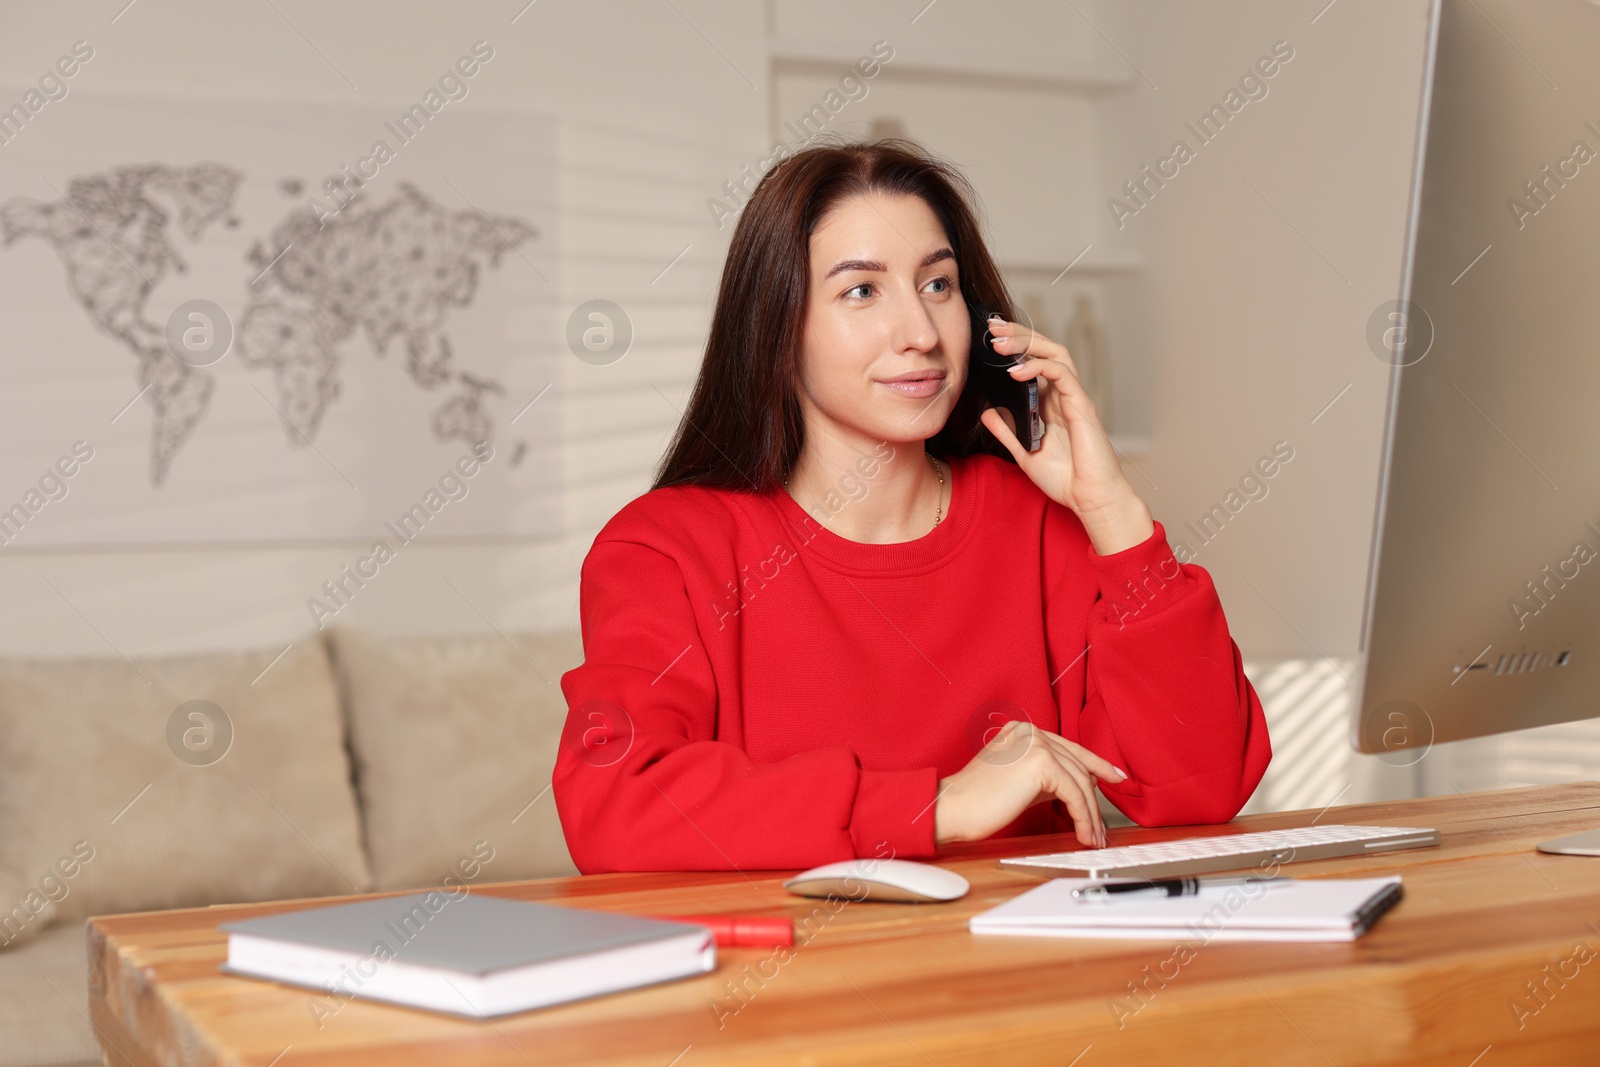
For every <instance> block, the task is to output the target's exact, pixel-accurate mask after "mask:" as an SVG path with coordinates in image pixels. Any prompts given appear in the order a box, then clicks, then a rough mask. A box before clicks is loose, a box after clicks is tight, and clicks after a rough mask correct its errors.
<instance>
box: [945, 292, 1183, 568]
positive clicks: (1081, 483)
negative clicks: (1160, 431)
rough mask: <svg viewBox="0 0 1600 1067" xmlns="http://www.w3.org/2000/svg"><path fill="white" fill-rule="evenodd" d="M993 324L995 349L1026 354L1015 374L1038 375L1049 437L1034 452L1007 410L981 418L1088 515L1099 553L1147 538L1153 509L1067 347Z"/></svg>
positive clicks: (1030, 470) (1055, 494)
mask: <svg viewBox="0 0 1600 1067" xmlns="http://www.w3.org/2000/svg"><path fill="white" fill-rule="evenodd" d="M988 325H989V332H990V333H991V334H993V335H994V350H995V351H996V352H999V353H1001V354H1002V355H1009V356H1026V361H1025V362H1023V363H1020V364H1018V365H1017V366H1016V367H1014V368H1013V369H1012V370H1011V371H1010V374H1011V377H1012V378H1013V379H1015V380H1016V381H1019V382H1026V381H1028V380H1029V379H1032V378H1037V379H1039V414H1040V417H1041V418H1042V419H1043V421H1044V438H1043V440H1042V441H1041V442H1040V444H1039V449H1038V451H1036V452H1029V451H1028V450H1027V449H1026V448H1024V447H1023V445H1022V442H1020V441H1018V440H1017V435H1016V433H1015V432H1014V431H1013V427H1012V417H1011V412H1010V410H1009V409H1006V408H989V409H987V410H986V411H984V413H983V415H982V418H983V424H984V425H985V426H986V427H988V428H989V432H990V433H992V434H994V435H995V437H996V438H997V439H998V440H999V441H1000V442H1001V443H1002V444H1004V445H1005V446H1006V448H1007V449H1009V450H1010V452H1011V454H1012V455H1013V456H1014V457H1016V460H1017V464H1018V466H1020V467H1021V468H1022V469H1023V471H1025V472H1026V473H1027V475H1028V477H1030V478H1032V479H1033V482H1034V484H1035V485H1037V486H1038V487H1039V488H1040V489H1041V490H1043V491H1044V493H1045V495H1046V496H1048V497H1050V499H1052V500H1054V501H1055V502H1056V503H1058V504H1061V505H1063V506H1064V507H1067V508H1070V509H1072V511H1073V513H1074V514H1076V515H1077V516H1078V518H1079V519H1080V520H1082V522H1083V526H1084V529H1085V530H1087V531H1088V533H1089V538H1090V540H1091V541H1092V542H1093V543H1094V550H1095V551H1096V552H1097V553H1099V554H1100V555H1102V556H1108V555H1110V554H1112V553H1113V552H1120V551H1122V550H1123V549H1125V548H1131V547H1133V546H1134V545H1136V544H1139V543H1140V542H1142V541H1145V540H1147V539H1148V538H1149V537H1150V535H1151V534H1152V533H1154V532H1155V526H1154V523H1153V522H1152V520H1151V517H1150V508H1149V507H1148V506H1147V505H1146V504H1145V502H1144V500H1143V499H1141V498H1140V496H1139V494H1138V493H1136V492H1134V489H1133V486H1132V485H1130V484H1129V482H1128V479H1127V478H1125V477H1123V474H1122V466H1121V464H1120V463H1119V462H1118V460H1117V454H1116V452H1115V451H1114V450H1113V449H1112V447H1111V439H1110V438H1109V437H1107V436H1106V432H1105V429H1104V427H1102V426H1101V425H1100V416H1099V414H1098V413H1097V412H1096V411H1095V409H1094V402H1093V401H1091V400H1090V399H1089V394H1088V393H1087V392H1085V391H1084V388H1083V382H1082V381H1081V380H1080V379H1079V377H1078V368H1077V366H1076V365H1075V364H1074V363H1073V362H1072V356H1071V354H1070V353H1069V352H1068V351H1067V348H1066V346H1065V345H1063V344H1060V343H1059V342H1056V341H1052V340H1050V338H1048V337H1046V336H1045V335H1044V334H1042V333H1039V332H1037V331H1036V330H1031V329H1029V328H1028V327H1026V326H1024V325H1022V324H1021V323H1017V322H1005V321H1002V320H1000V319H994V320H991V321H990V322H989V324H988ZM969 373H970V372H969Z"/></svg>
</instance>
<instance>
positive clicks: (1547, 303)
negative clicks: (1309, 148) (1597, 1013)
mask: <svg viewBox="0 0 1600 1067" xmlns="http://www.w3.org/2000/svg"><path fill="white" fill-rule="evenodd" d="M1429 17H1430V22H1429V27H1428V32H1427V61H1426V66H1425V69H1424V76H1423V95H1422V107H1421V122H1420V126H1419V132H1418V138H1417V147H1418V151H1417V160H1416V169H1415V172H1414V177H1413V182H1412V189H1411V209H1410V219H1409V224H1408V233H1407V240H1406V261H1405V266H1404V270H1403V272H1402V281H1401V289H1400V293H1399V294H1398V296H1399V299H1398V300H1397V301H1395V302H1394V303H1393V304H1389V305H1385V306H1384V307H1381V308H1379V309H1377V310H1376V311H1375V312H1374V313H1373V316H1372V319H1371V321H1370V322H1369V325H1368V339H1369V343H1370V344H1371V346H1372V348H1373V351H1374V353H1375V354H1377V355H1378V356H1379V358H1382V359H1385V360H1387V361H1388V362H1389V363H1390V364H1391V366H1392V368H1393V369H1392V370H1391V372H1390V383H1389V398H1388V415H1387V426H1386V430H1385V433H1384V443H1383V460H1382V463H1383V466H1382V474H1381V477H1380V482H1379V491H1378V508H1377V516H1376V521H1375V524H1374V531H1373V543H1372V557H1371V566H1370V570H1369V574H1368V584H1367V592H1366V604H1365V610H1364V618H1363V624H1362V634H1361V645H1360V647H1361V652H1362V662H1361V669H1360V674H1359V678H1360V681H1359V683H1358V686H1357V692H1358V694H1359V697H1358V699H1357V700H1356V701H1355V702H1353V705H1352V708H1353V715H1352V730H1351V742H1352V744H1353V745H1354V747H1355V748H1356V749H1357V750H1358V751H1360V752H1367V753H1391V754H1392V756H1393V757H1402V756H1403V750H1410V749H1417V748H1423V747H1425V746H1429V745H1432V744H1434V743H1436V742H1443V741H1453V740H1457V739H1461V738H1469V737H1479V736H1483V735H1486V734H1494V733H1501V732H1504V731H1509V730H1519V729H1523V728H1527V727H1533V726H1542V725H1546V724H1550V723H1558V722H1566V721H1570V720H1574V719H1584V718H1589V717H1593V716H1600V63H1597V62H1596V60H1595V57H1596V56H1597V55H1600V6H1597V5H1596V4H1595V3H1590V2H1588V0H1533V2H1530V0H1434V3H1433V5H1432V9H1431V11H1430V13H1429ZM1351 209H1352V210H1359V205H1352V208H1351ZM1415 755H1417V756H1420V755H1421V753H1420V752H1419V753H1416V754H1415ZM1391 761H1393V759H1392V758H1391ZM1597 846H1600V842H1597ZM1541 847H1544V846H1543V845H1541ZM1596 854H1600V852H1597V853H1596Z"/></svg>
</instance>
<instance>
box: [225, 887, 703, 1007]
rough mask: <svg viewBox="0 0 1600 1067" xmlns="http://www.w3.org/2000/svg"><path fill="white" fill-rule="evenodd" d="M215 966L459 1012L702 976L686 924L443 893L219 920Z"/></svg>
mask: <svg viewBox="0 0 1600 1067" xmlns="http://www.w3.org/2000/svg"><path fill="white" fill-rule="evenodd" d="M221 929H222V930H225V931H227V932H228V935H229V936H228V962H227V965H226V966H225V967H224V970H226V971H228V972H230V973H234V974H242V975H247V976H252V977H260V978H271V979H275V980H278V981H284V982H289V983H292V984H297V985H307V986H312V987H314V988H318V989H323V990H326V991H329V992H330V993H337V994H339V995H342V996H344V997H346V998H347V999H348V998H349V997H372V998H376V999H380V1000H390V1001H395V1002H398V1003H404V1004H412V1005H416V1006H419V1007H430V1008H436V1009H439V1010H444V1011H454V1012H459V1013H462V1014H471V1015H491V1014H500V1013H503V1012H506V1011H517V1010H522V1009H524V1008H528V1007H536V1006H540V1005H543V1004H553V1003H559V1002H561V1001H565V1000H573V999H577V998H579V997H584V996H592V995H594V994H597V993H604V992H610V991H614V990H618V989H628V988H632V987H635V986H639V985H647V984H650V983H653V982H659V981H665V980H668V979H671V978H677V977H683V976H686V975H691V974H698V973H703V972H705V971H709V970H711V969H713V968H714V967H715V965H716V945H715V939H714V938H713V936H712V933H711V931H710V930H709V929H708V928H706V927H704V926H698V925H695V924H692V923H679V922H667V921H663V920H659V919H650V918H645V917H643V916H637V915H618V914H614V913H610V912H601V911H590V910H587V909H583V908H568V907H562V906H559V905H555V904H535V903H531V902H527V901H519V900H505V899H502V898H499V897H491V896H483V895H481V894H475V893H469V894H461V895H456V896H452V895H450V894H448V893H445V892H443V891H434V892H431V893H412V894H408V895H405V896H398V897H385V898H382V899H379V900H364V901H359V902H357V903H353V904H333V905H329V906H327V907H322V908H309V909H307V910H304V911H294V912H286V913H284V914H282V915H269V916H266V917H264V918H260V919H246V920H243V921H240V922H232V923H225V924H223V925H222V926H221Z"/></svg>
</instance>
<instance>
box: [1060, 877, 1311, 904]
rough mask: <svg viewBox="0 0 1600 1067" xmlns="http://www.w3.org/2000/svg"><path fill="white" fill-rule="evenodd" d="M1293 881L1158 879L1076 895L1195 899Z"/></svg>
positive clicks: (1081, 889)
mask: <svg viewBox="0 0 1600 1067" xmlns="http://www.w3.org/2000/svg"><path fill="white" fill-rule="evenodd" d="M1289 881H1293V879H1291V878H1282V877H1271V878H1268V877H1263V876H1260V875H1240V876H1228V877H1225V878H1157V879H1154V880H1151V881H1144V882H1107V883H1106V884H1105V885H1086V886H1079V887H1078V888H1077V889H1074V890H1073V891H1072V895H1073V896H1074V897H1076V898H1077V899H1079V900H1115V899H1116V898H1118V897H1121V896H1125V895H1127V894H1129V893H1159V894H1160V895H1161V896H1164V897H1191V896H1194V895H1195V894H1196V893H1198V892H1200V890H1201V889H1203V888H1205V887H1206V886H1212V885H1249V884H1252V883H1255V882H1289Z"/></svg>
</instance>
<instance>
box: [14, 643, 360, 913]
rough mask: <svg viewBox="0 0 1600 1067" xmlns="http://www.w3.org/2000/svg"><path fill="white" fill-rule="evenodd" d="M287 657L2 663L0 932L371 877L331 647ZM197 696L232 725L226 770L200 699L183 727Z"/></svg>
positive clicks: (273, 895) (309, 890)
mask: <svg viewBox="0 0 1600 1067" xmlns="http://www.w3.org/2000/svg"><path fill="white" fill-rule="evenodd" d="M280 652H283V649H282V648H275V649H268V650H263V651H260V652H246V653H214V654H206V655H189V656H178V657H170V658H162V659H145V660H138V661H135V662H134V663H132V664H130V663H129V662H127V661H125V660H123V659H121V658H116V657H111V658H105V659H86V660H15V659H0V828H3V832H0V908H3V909H6V910H5V911H3V912H0V941H4V940H6V939H7V938H10V939H11V941H12V943H13V944H14V943H15V942H16V940H17V938H16V937H14V936H12V935H17V934H20V935H21V937H27V936H29V935H32V934H35V933H37V932H38V931H39V930H41V929H42V928H43V927H44V926H45V925H47V924H48V922H49V921H50V920H52V919H60V920H74V919H82V918H84V917H86V916H89V915H96V914H102V913H108V912H122V911H143V910H149V909H156V908H169V907H181V906H187V905H198V904H210V903H217V902H224V901H252V900H276V899H282V898H285V897H309V896H325V895H329V894H337V893H351V892H356V891H359V890H365V889H368V888H370V887H371V882H372V878H371V874H370V872H369V870H368V868H367V863H366V858H365V856H364V855H363V853H362V850H361V832H360V826H359V823H358V817H357V812H356V803H355V795H354V792H353V790H352V788H351V785H350V771H349V762H348V759H347V757H346V755H345V748H344V743H343V741H344V739H343V720H342V717H341V715H340V709H339V702H338V692H337V688H336V686H335V679H334V676H333V672H332V668H331V665H330V663H329V661H328V656H327V652H326V650H325V648H324V646H323V644H322V643H321V642H320V641H311V642H308V643H305V644H300V645H295V646H293V647H292V648H290V649H289V650H288V651H287V652H284V654H283V656H282V658H281V659H278V660H277V662H273V661H274V658H275V657H277V656H278V654H279V653H280ZM269 665H270V669H269ZM263 671H264V672H265V673H263ZM196 700H205V701H210V702H212V703H213V704H214V705H215V706H216V707H217V708H220V709H221V710H222V712H223V713H224V714H225V715H226V717H227V719H228V721H230V722H231V724H232V730H233V738H232V743H231V746H230V747H229V748H227V750H226V752H225V754H224V755H222V756H221V758H220V759H216V760H215V762H210V763H209V765H198V764H203V763H205V762H206V760H208V759H212V758H214V755H215V753H216V752H218V751H220V749H219V748H217V747H212V748H210V749H209V750H208V749H206V748H205V747H204V746H205V743H206V741H207V736H206V734H205V732H204V731H205V724H206V721H207V720H205V719H191V718H189V711H192V710H194V708H195V706H194V705H191V706H190V708H189V711H185V712H184V714H183V715H182V716H181V717H180V718H179V719H178V720H177V722H176V725H177V727H179V728H178V729H173V727H174V712H175V711H176V710H177V709H178V708H179V707H180V706H181V705H185V704H188V702H190V701H196ZM199 707H201V708H203V707H204V706H203V705H200V706H199ZM210 719H211V720H216V721H213V723H212V733H211V734H210V741H211V743H212V745H213V746H216V745H217V744H218V742H219V741H220V738H221V736H222V732H221V730H220V729H218V728H217V727H218V726H219V725H220V720H218V717H217V716H216V715H215V714H214V713H213V714H212V715H211V716H210ZM185 731H187V732H188V735H189V742H190V746H191V747H185V745H184V744H183V742H182V738H183V735H184V733H185ZM169 733H170V734H171V736H172V737H173V739H174V740H173V741H172V742H171V743H169ZM193 746H198V750H196V748H195V747H193ZM180 754H182V755H183V756H184V757H185V758H180ZM186 760H187V761H186ZM86 854H88V856H90V857H92V858H88V859H87V862H77V861H80V860H84V859H85V857H86ZM69 870H70V872H71V873H70V875H68V874H67V872H68V871H69ZM50 897H54V898H56V899H55V900H50V899H48V898H50ZM36 906H37V907H36ZM19 908H20V909H21V910H20V911H19V910H18V909H19ZM7 924H9V926H8V925H7Z"/></svg>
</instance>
